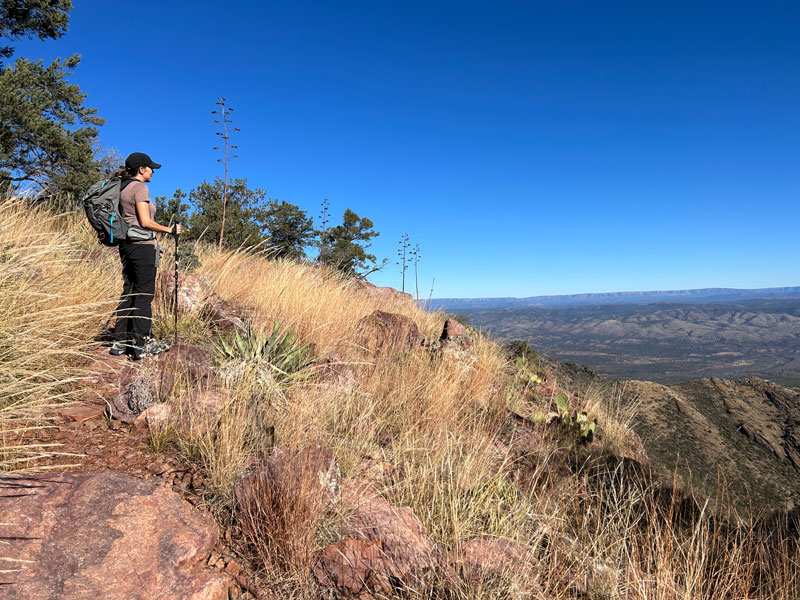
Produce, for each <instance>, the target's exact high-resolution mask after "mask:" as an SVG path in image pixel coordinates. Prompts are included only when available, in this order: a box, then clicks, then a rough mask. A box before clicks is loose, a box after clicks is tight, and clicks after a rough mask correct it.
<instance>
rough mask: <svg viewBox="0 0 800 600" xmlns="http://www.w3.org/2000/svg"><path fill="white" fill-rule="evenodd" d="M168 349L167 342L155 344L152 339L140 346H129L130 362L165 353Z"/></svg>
mask: <svg viewBox="0 0 800 600" xmlns="http://www.w3.org/2000/svg"><path fill="white" fill-rule="evenodd" d="M169 348H170V344H169V342H157V341H155V340H153V339H147V340H145V342H144V344H143V345H141V346H137V345H134V346H131V349H132V351H131V360H142V359H143V358H146V357H148V356H155V355H157V354H161V353H163V352H166V351H167V350H169Z"/></svg>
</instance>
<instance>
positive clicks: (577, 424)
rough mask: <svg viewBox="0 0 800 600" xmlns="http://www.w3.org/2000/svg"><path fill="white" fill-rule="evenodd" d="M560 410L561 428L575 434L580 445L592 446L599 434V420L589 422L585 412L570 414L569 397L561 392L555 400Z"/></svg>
mask: <svg viewBox="0 0 800 600" xmlns="http://www.w3.org/2000/svg"><path fill="white" fill-rule="evenodd" d="M553 401H554V402H555V405H556V408H557V409H558V420H559V422H560V423H561V426H562V427H563V428H564V429H565V430H567V431H568V432H570V433H574V434H575V436H576V437H577V441H578V443H580V444H591V443H592V442H593V441H594V436H595V433H596V432H597V419H592V420H589V415H588V414H587V413H586V412H585V411H581V412H578V411H577V410H575V411H573V412H570V410H569V396H567V395H566V394H565V393H564V392H559V393H558V394H556V396H555V398H554V399H553Z"/></svg>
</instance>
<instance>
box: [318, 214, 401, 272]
mask: <svg viewBox="0 0 800 600" xmlns="http://www.w3.org/2000/svg"><path fill="white" fill-rule="evenodd" d="M372 227H373V225H372V221H370V220H369V219H367V218H366V217H359V216H358V215H357V214H356V213H355V212H353V211H352V210H350V209H349V208H348V209H347V210H345V211H344V215H343V217H342V224H341V225H337V226H336V227H331V228H329V229H325V230H323V231H320V232H318V233H319V238H320V239H319V256H318V257H317V260H318V261H319V262H321V263H322V264H324V265H331V266H333V267H336V268H337V269H339V270H340V271H342V272H344V273H347V274H348V275H352V276H355V277H366V276H367V275H369V274H370V273H373V272H375V271H377V270H378V269H381V268H383V266H384V265H385V264H386V262H387V261H386V260H384V261H383V262H382V263H381V264H380V265H379V266H374V263H375V256H374V255H372V254H368V253H367V251H366V248H369V247H370V246H371V244H370V243H369V241H370V240H371V239H372V238H374V237H377V236H379V235H380V234H379V233H378V232H377V231H374V230H373V229H372Z"/></svg>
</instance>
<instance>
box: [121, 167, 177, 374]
mask: <svg viewBox="0 0 800 600" xmlns="http://www.w3.org/2000/svg"><path fill="white" fill-rule="evenodd" d="M159 168H161V165H160V164H158V163H156V162H154V161H153V160H152V159H151V158H150V157H149V156H148V155H147V154H144V153H142V152H134V153H133V154H131V155H130V156H128V158H126V159H125V168H124V169H122V170H120V171H119V172H117V173H115V174H114V176H115V177H121V178H122V186H121V190H122V191H121V192H120V200H119V210H120V213H121V214H122V218H123V219H125V222H126V223H127V224H128V225H129V227H130V229H129V232H128V239H126V240H124V241H123V242H121V243H120V245H119V256H120V258H121V259H122V277H123V280H124V284H123V288H122V298H121V300H120V304H119V306H118V307H117V312H116V315H117V322H116V325H115V326H114V344H113V345H112V346H111V350H110V353H111V354H113V355H114V356H119V355H121V354H125V353H126V352H127V353H128V354H129V355H130V356H131V358H132V359H133V360H140V359H142V358H144V357H145V356H151V355H153V354H159V353H161V352H164V351H166V350H168V349H169V344H159V343H157V342H156V341H154V340H153V339H152V338H151V337H150V333H151V325H152V316H153V311H152V306H151V305H152V302H153V294H154V293H155V287H156V269H157V268H158V262H159V255H160V253H161V251H160V249H159V247H158V241H157V240H156V239H155V233H154V232H159V233H170V234H172V235H179V234H180V232H181V226H180V225H177V224H176V225H174V226H173V227H172V228H171V229H170V228H169V227H165V226H164V225H159V224H158V223H156V222H155V220H154V217H155V214H156V207H155V204H153V203H152V202H151V201H150V192H149V191H148V189H147V186H146V185H145V184H146V183H149V182H150V180H151V179H152V178H153V173H154V171H155V170H156V169H159Z"/></svg>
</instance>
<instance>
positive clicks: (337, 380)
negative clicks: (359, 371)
mask: <svg viewBox="0 0 800 600" xmlns="http://www.w3.org/2000/svg"><path fill="white" fill-rule="evenodd" d="M314 369H315V371H316V374H317V378H318V379H319V381H320V382H321V383H323V384H331V385H335V386H337V387H339V386H342V387H343V386H347V385H350V384H352V383H353V382H355V380H356V369H355V368H354V366H353V365H350V364H347V363H346V362H344V361H343V360H342V358H341V357H340V356H339V355H338V354H337V353H335V352H334V353H331V354H329V355H327V356H325V357H323V358H321V359H320V360H318V361H317V362H316V363H315V364H314Z"/></svg>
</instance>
